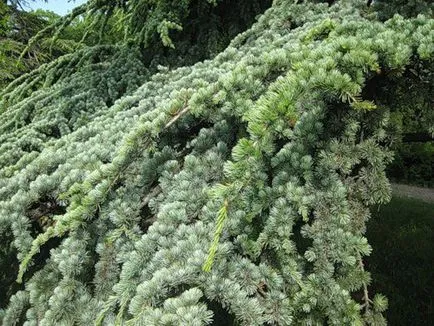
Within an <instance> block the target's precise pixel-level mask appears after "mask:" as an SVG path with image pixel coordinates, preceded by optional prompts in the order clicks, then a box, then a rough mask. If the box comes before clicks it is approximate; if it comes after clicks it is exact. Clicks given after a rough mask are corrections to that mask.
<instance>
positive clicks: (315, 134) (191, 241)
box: [0, 0, 434, 325]
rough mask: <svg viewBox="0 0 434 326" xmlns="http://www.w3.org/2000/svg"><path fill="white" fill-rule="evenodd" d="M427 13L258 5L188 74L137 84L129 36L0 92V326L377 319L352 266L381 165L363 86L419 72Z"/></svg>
mask: <svg viewBox="0 0 434 326" xmlns="http://www.w3.org/2000/svg"><path fill="white" fill-rule="evenodd" d="M144 2H147V1H144ZM160 2H161V3H163V2H164V1H160ZM168 2H171V1H168ZM184 2H185V3H188V1H184ZM388 10H391V8H388ZM425 14H426V15H423V12H422V13H420V12H418V16H415V15H409V16H408V17H405V18H404V17H403V16H400V15H395V16H393V17H392V18H391V19H389V20H386V21H383V20H381V19H379V18H378V17H379V16H381V15H379V14H378V13H377V12H376V11H375V6H367V4H366V2H365V1H359V0H341V1H335V2H333V3H332V4H328V3H321V2H318V1H295V2H294V1H292V0H275V1H274V2H273V4H272V6H271V8H269V9H268V10H267V11H266V12H265V13H264V14H262V15H261V16H260V17H259V18H258V20H257V22H256V23H254V24H253V26H252V27H251V28H250V29H247V30H246V31H245V32H242V33H240V34H239V35H238V36H236V37H235V38H234V39H233V40H232V42H231V43H230V45H229V46H228V47H227V48H226V49H225V50H224V51H222V52H221V53H219V54H218V55H216V56H215V57H214V58H212V59H209V60H205V61H202V62H198V63H196V64H194V65H191V66H185V67H181V68H177V69H168V68H164V67H160V71H159V72H158V73H152V72H150V70H148V66H146V65H144V64H143V62H144V61H143V59H142V53H141V52H140V50H138V49H137V48H135V47H134V46H131V43H130V42H131V40H130V41H128V42H126V43H124V44H117V45H98V46H94V47H91V48H86V49H84V50H80V51H81V52H76V53H73V54H70V55H67V56H64V57H61V58H59V59H58V60H56V61H54V62H52V63H50V64H48V65H44V66H42V67H40V68H39V69H38V70H36V71H34V72H32V73H30V74H28V75H25V76H23V77H21V78H20V79H18V80H16V81H15V82H13V83H12V84H11V85H9V86H8V87H7V88H6V89H5V90H3V92H2V93H1V95H0V96H1V102H0V239H1V242H2V244H3V246H2V248H1V249H0V270H1V271H0V282H1V283H0V286H1V288H2V289H4V291H3V293H4V294H2V295H3V297H2V298H0V299H2V302H1V304H2V307H1V308H2V310H1V311H0V318H1V321H2V324H3V325H21V324H24V325H92V324H95V323H96V324H98V325H210V324H213V323H214V324H218V323H219V321H221V322H220V323H221V324H224V325H230V324H234V325H235V324H236V325H263V324H274V325H323V324H330V325H363V324H369V325H384V324H385V323H386V321H385V319H384V317H383V316H382V312H383V311H384V310H385V309H386V308H387V299H386V298H385V297H384V296H382V295H381V294H375V293H371V291H370V289H369V282H370V275H369V272H368V271H367V270H365V268H364V263H363V257H365V256H366V255H369V253H370V252H371V248H370V246H369V244H368V241H367V239H366V238H365V237H364V232H365V223H366V222H367V220H368V219H369V217H370V214H369V207H370V206H371V205H373V204H377V203H384V202H387V201H388V200H389V199H390V190H389V184H388V180H387V178H386V175H385V168H386V166H387V164H388V163H389V162H390V161H391V160H392V157H393V155H392V153H391V151H390V150H389V149H388V146H389V144H390V139H389V130H390V128H391V126H390V119H389V117H390V112H391V110H392V109H393V108H390V107H388V106H387V105H384V104H382V103H383V102H381V98H380V99H379V98H378V97H377V95H378V94H376V93H375V89H376V87H375V86H376V83H377V82H378V81H379V80H381V81H382V83H384V82H387V80H396V79H400V78H405V72H406V70H407V69H409V67H413V66H423V67H424V69H425V70H428V71H431V72H432V64H433V51H434V48H433V46H432V45H433V43H434V20H433V19H432V18H430V12H429V10H428V9H427V12H425ZM175 45H176V44H175ZM135 49H136V50H135ZM15 279H16V280H17V282H15ZM222 320H223V321H222Z"/></svg>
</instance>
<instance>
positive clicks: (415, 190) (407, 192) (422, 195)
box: [392, 183, 434, 202]
mask: <svg viewBox="0 0 434 326" xmlns="http://www.w3.org/2000/svg"><path fill="white" fill-rule="evenodd" d="M392 193H393V194H396V195H398V196H401V197H410V198H417V199H421V200H423V201H427V202H434V189H433V188H422V187H415V186H408V185H403V184H397V183H392Z"/></svg>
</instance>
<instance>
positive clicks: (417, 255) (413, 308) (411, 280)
mask: <svg viewBox="0 0 434 326" xmlns="http://www.w3.org/2000/svg"><path fill="white" fill-rule="evenodd" d="M372 215H373V216H372V219H371V220H370V221H369V223H368V230H367V237H368V239H369V242H370V244H371V245H372V247H373V252H372V254H371V256H370V257H368V258H367V259H366V265H367V266H368V269H369V270H370V271H371V273H372V279H373V282H372V284H371V287H370V289H371V291H375V292H380V293H383V294H384V295H386V296H387V297H388V299H389V309H388V311H387V314H386V317H387V319H388V322H389V325H392V326H394V325H433V324H434V272H433V271H434V203H428V202H423V201H420V200H415V199H408V198H399V197H394V198H393V199H392V201H391V202H390V203H389V204H388V205H385V206H381V207H379V208H375V209H373V211H372Z"/></svg>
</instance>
